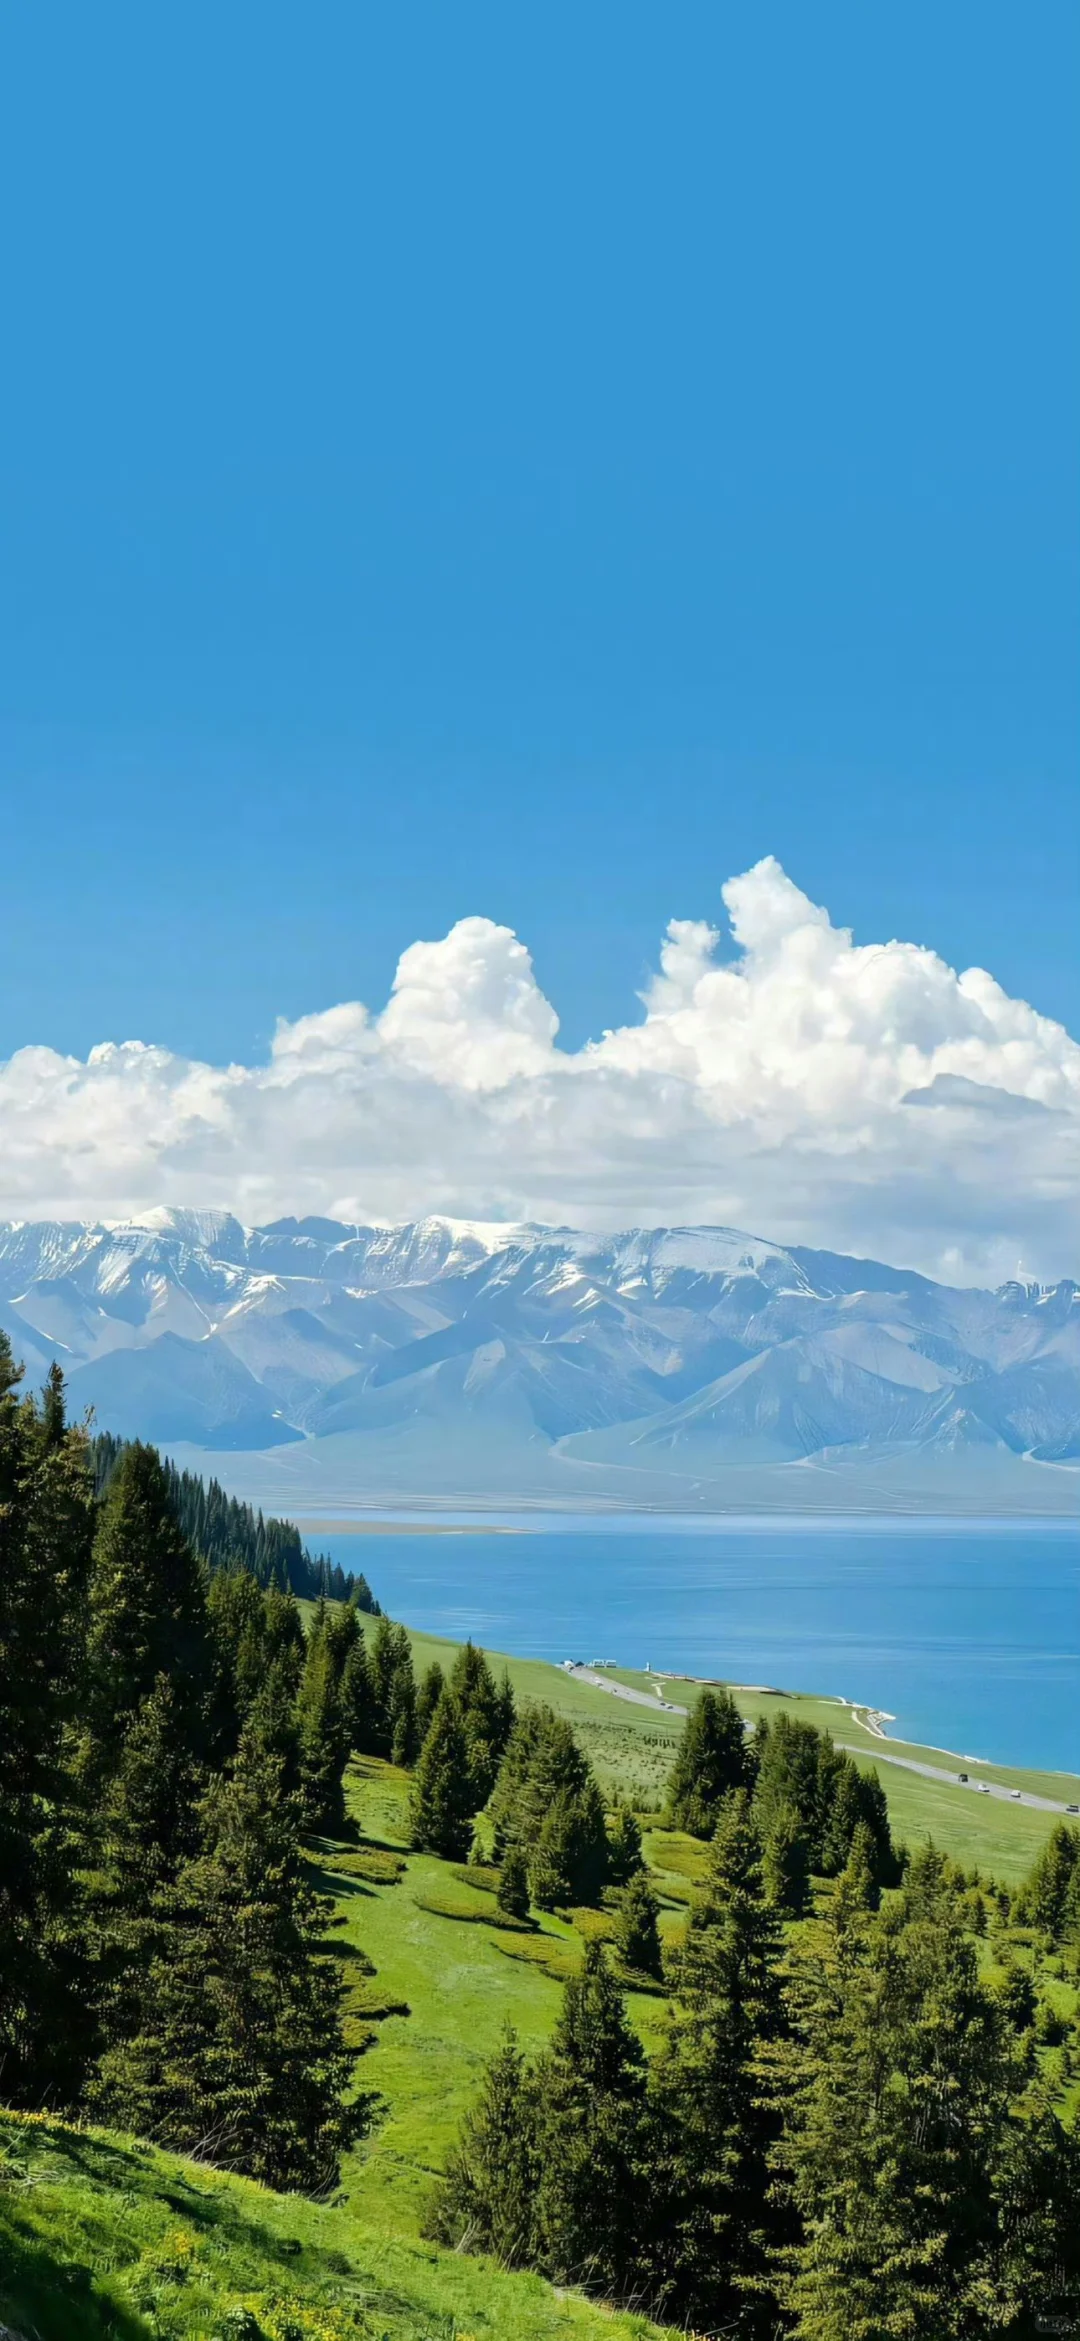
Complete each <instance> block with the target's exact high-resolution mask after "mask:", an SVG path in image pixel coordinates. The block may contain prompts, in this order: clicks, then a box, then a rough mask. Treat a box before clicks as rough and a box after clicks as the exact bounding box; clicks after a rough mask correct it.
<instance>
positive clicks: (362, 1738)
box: [341, 1633, 375, 1756]
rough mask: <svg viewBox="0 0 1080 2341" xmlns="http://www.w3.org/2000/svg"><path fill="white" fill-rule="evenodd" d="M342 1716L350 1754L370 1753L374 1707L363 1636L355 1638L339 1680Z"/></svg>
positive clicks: (373, 1733)
mask: <svg viewBox="0 0 1080 2341" xmlns="http://www.w3.org/2000/svg"><path fill="white" fill-rule="evenodd" d="M341 1715H342V1723H343V1725H344V1730H345V1737H346V1740H347V1741H348V1745H349V1747H350V1748H351V1749H352V1751H353V1753H354V1754H356V1755H358V1756H364V1755H371V1754H373V1752H374V1748H373V1742H374V1735H375V1704H374V1700H373V1698H372V1693H371V1669H370V1667H369V1665H368V1658H367V1651H366V1649H365V1647H364V1637H363V1634H362V1633H361V1634H360V1635H358V1637H357V1639H356V1641H355V1642H354V1644H353V1647H352V1649H351V1650H350V1652H349V1655H348V1657H347V1658H346V1660H345V1666H344V1671H343V1673H342V1677H341Z"/></svg>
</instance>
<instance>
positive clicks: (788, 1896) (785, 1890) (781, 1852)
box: [762, 1804, 810, 1918]
mask: <svg viewBox="0 0 1080 2341" xmlns="http://www.w3.org/2000/svg"><path fill="white" fill-rule="evenodd" d="M762 1871H763V1876H764V1882H765V1897H766V1900H767V1901H768V1902H771V1904H772V1906H773V1909H774V1910H779V1911H780V1912H781V1913H782V1915H783V1916H784V1917H785V1918H802V1916H803V1914H804V1912H805V1911H806V1909H807V1907H808V1905H809V1901H810V1858H809V1853H808V1850H807V1844H806V1838H805V1836H804V1835H803V1829H802V1823H801V1821H800V1819H799V1815H798V1813H797V1812H796V1810H795V1807H794V1805H787V1804H784V1805H779V1806H777V1807H775V1808H774V1810H773V1813H772V1818H771V1821H770V1826H769V1833H768V1836H767V1837H766V1839H765V1844H764V1859H763V1862H762Z"/></svg>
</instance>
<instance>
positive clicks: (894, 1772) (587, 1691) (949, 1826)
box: [410, 1629, 1080, 1885]
mask: <svg viewBox="0 0 1080 2341" xmlns="http://www.w3.org/2000/svg"><path fill="white" fill-rule="evenodd" d="M410 1640H411V1642H412V1646H413V1654H414V1662H415V1664H416V1666H417V1669H418V1671H419V1672H421V1673H422V1672H423V1671H424V1669H425V1668H426V1667H427V1666H430V1665H431V1663H432V1661H433V1660H434V1659H436V1658H437V1659H438V1660H439V1663H440V1665H441V1666H442V1667H443V1669H444V1671H445V1670H447V1669H448V1668H449V1666H450V1665H451V1664H452V1663H453V1656H454V1650H455V1648H456V1645H455V1644H454V1643H452V1642H445V1641H439V1640H437V1639H436V1638H435V1637H434V1636H433V1635H430V1634H416V1633H413V1632H412V1631H411V1629H410ZM490 1655H491V1660H492V1664H493V1665H494V1666H495V1667H496V1668H497V1669H501V1668H502V1666H503V1665H504V1664H505V1665H506V1667H507V1669H508V1671H509V1675H510V1680H511V1682H512V1683H513V1685H514V1690H515V1692H516V1694H517V1696H518V1698H519V1699H523V1698H531V1699H543V1700H546V1702H547V1704H548V1705H549V1706H551V1707H554V1708H555V1710H556V1712H557V1713H558V1714H560V1715H565V1716H566V1717H567V1718H568V1720H569V1721H570V1722H571V1723H572V1724H573V1726H574V1729H575V1731H576V1732H577V1733H578V1735H579V1737H580V1739H581V1742H582V1745H583V1747H585V1748H586V1749H587V1751H588V1753H589V1755H590V1757H591V1758H592V1761H593V1763H594V1765H595V1767H596V1771H597V1774H598V1776H599V1778H600V1780H601V1782H602V1784H603V1786H604V1788H605V1789H606V1790H607V1791H608V1792H614V1791H615V1790H619V1791H621V1793H622V1794H623V1795H625V1796H628V1797H629V1798H630V1799H631V1801H632V1802H633V1803H635V1804H636V1805H637V1806H638V1808H639V1810H651V1811H655V1810H658V1809H659V1807H660V1806H661V1804H662V1803H663V1797H664V1788H665V1784H666V1781H667V1776H668V1772H669V1770H670V1767H671V1762H672V1757H673V1754H674V1750H675V1747H676V1745H677V1743H678V1739H679V1734H680V1732H681V1731H682V1717H681V1716H679V1715H665V1714H664V1712H663V1709H662V1708H661V1707H660V1702H659V1700H657V1711H656V1712H655V1713H653V1712H652V1710H650V1709H649V1708H645V1707H637V1706H632V1705H631V1704H630V1703H629V1701H627V1700H622V1699H613V1698H612V1697H611V1695H610V1693H608V1692H606V1691H597V1690H594V1689H593V1688H592V1687H591V1686H590V1685H589V1684H588V1683H579V1682H576V1681H575V1680H574V1679H573V1677H572V1676H570V1675H566V1674H564V1673H563V1672H562V1669H561V1668H560V1667H557V1666H552V1665H550V1664H549V1663H548V1662H547V1661H545V1660H543V1659H536V1658H507V1659H505V1660H504V1658H503V1657H502V1655H501V1654H500V1653H497V1652H492V1653H491V1654H490ZM605 1671H606V1672H608V1673H609V1674H610V1677H611V1680H612V1681H614V1682H620V1683H624V1684H626V1685H627V1686H628V1687H629V1688H630V1689H632V1690H639V1691H646V1692H649V1695H650V1697H651V1696H652V1695H653V1694H652V1692H651V1691H650V1683H651V1681H652V1680H653V1678H652V1677H650V1676H649V1675H647V1674H644V1673H635V1672H633V1671H632V1670H630V1669H628V1668H621V1667H620V1668H617V1669H616V1668H612V1669H607V1670H605ZM732 1689H733V1692H734V1696H735V1698H736V1701H737V1703H738V1706H739V1708H740V1710H741V1712H742V1714H744V1715H745V1716H746V1717H747V1718H748V1719H749V1720H750V1721H751V1722H756V1721H757V1718H758V1717H759V1716H760V1715H765V1716H769V1715H775V1714H776V1713H777V1711H778V1710H779V1709H780V1708H786V1709H787V1711H788V1713H789V1714H792V1715H797V1716H799V1717H800V1718H801V1719H802V1720H803V1721H804V1722H806V1723H812V1724H814V1725H815V1726H816V1728H817V1729H818V1730H820V1731H827V1732H829V1733H830V1734H831V1736H832V1737H833V1738H834V1739H836V1740H838V1741H840V1742H842V1743H843V1744H844V1745H845V1746H848V1747H851V1748H853V1749H855V1751H856V1752H857V1754H858V1756H859V1758H860V1761H862V1762H864V1763H866V1764H868V1765H873V1764H874V1762H875V1759H877V1771H878V1778H879V1780H880V1781H881V1784H882V1787H883V1788H884V1790H885V1794H886V1796H887V1798H888V1802H889V1813H890V1817H891V1820H892V1824H893V1829H894V1833H895V1835H896V1837H897V1838H898V1839H901V1840H903V1841H904V1842H905V1843H907V1844H908V1845H916V1844H919V1843H920V1842H923V1841H925V1839H926V1838H927V1837H933V1838H934V1840H935V1842H936V1843H937V1844H939V1845H940V1846H941V1847H942V1848H943V1850H944V1851H945V1852H946V1853H949V1854H951V1855H952V1856H953V1859H954V1860H956V1861H962V1862H963V1863H964V1865H965V1867H966V1868H973V1867H976V1866H977V1867H978V1868H979V1869H981V1870H982V1871H984V1872H986V1873H989V1874H992V1875H993V1876H994V1877H997V1878H1000V1879H1001V1881H1002V1883H1003V1884H1005V1885H1015V1884H1018V1883H1019V1881H1020V1879H1021V1878H1023V1877H1024V1876H1025V1875H1026V1873H1027V1871H1028V1870H1029V1869H1030V1867H1031V1864H1032V1862H1033V1861H1034V1859H1035V1857H1036V1855H1037V1853H1038V1852H1039V1849H1040V1847H1041V1846H1042V1845H1043V1843H1044V1842H1045V1839H1046V1838H1047V1837H1048V1835H1049V1833H1050V1830H1051V1829H1052V1828H1053V1827H1054V1824H1055V1821H1056V1820H1057V1819H1058V1818H1059V1817H1060V1816H1059V1815H1057V1814H1055V1813H1040V1812H1036V1811H1033V1810H1032V1809H1031V1808H1030V1807H1029V1806H1024V1805H1009V1804H1003V1803H1002V1802H1001V1800H1000V1799H999V1798H997V1797H980V1796H977V1795H976V1793H975V1791H974V1790H973V1789H972V1788H970V1787H967V1788H965V1787H962V1786H961V1785H960V1784H959V1782H951V1781H937V1780H924V1779H922V1778H921V1777H920V1775H919V1774H918V1773H915V1772H904V1771H901V1770H900V1768H899V1766H897V1765H895V1764H889V1763H885V1762H882V1761H881V1760H880V1759H881V1758H882V1756H884V1755H886V1754H888V1755H893V1756H910V1757H912V1758H914V1760H915V1761H916V1762H917V1763H925V1764H933V1765H936V1766H938V1767H940V1768H942V1769H944V1770H948V1769H950V1766H952V1767H954V1768H955V1769H956V1770H961V1769H962V1770H964V1771H966V1772H969V1773H970V1775H971V1779H972V1780H973V1781H974V1780H992V1781H997V1782H999V1783H1001V1784H1002V1785H1003V1786H1005V1787H1007V1788H1020V1789H1026V1790H1028V1791H1029V1792H1030V1793H1032V1794H1034V1795H1036V1796H1047V1797H1051V1798H1054V1799H1057V1800H1060V1802H1061V1803H1063V1804H1064V1803H1068V1802H1069V1801H1070V1800H1071V1799H1073V1798H1075V1799H1076V1800H1077V1801H1078V1802H1080V1777H1077V1776H1076V1775H1074V1774H1071V1773H1066V1772H1036V1771H1033V1770H1022V1769H1017V1768H1012V1767H1010V1766H1009V1765H1006V1764H984V1763H980V1762H979V1761H977V1760H975V1759H968V1760H965V1761H964V1762H963V1764H961V1762H960V1759H959V1758H958V1757H957V1758H951V1757H950V1756H949V1755H948V1753H947V1752H945V1751H943V1750H942V1749H940V1748H931V1747H921V1746H918V1745H916V1744H915V1743H913V1742H910V1741H906V1740H892V1739H890V1740H889V1741H888V1742H887V1743H885V1744H883V1743H880V1742H879V1741H877V1740H876V1739H875V1737H874V1735H873V1734H872V1733H871V1732H870V1731H868V1730H867V1728H866V1726H865V1724H863V1723H862V1722H861V1721H860V1720H859V1711H858V1710H854V1711H853V1710H852V1709H851V1708H850V1707H845V1706H844V1705H843V1704H842V1703H841V1702H840V1701H839V1700H837V1699H831V1698H825V1697H822V1696H820V1695H817V1694H815V1693H813V1692H809V1691H787V1690H781V1691H778V1692H775V1693H769V1692H765V1691H761V1690H747V1689H743V1688H741V1687H740V1686H739V1685H738V1684H733V1685H732ZM664 1693H665V1697H668V1698H670V1699H672V1700H674V1701H676V1702H677V1703H678V1705H680V1706H686V1707H689V1706H692V1705H693V1703H694V1701H695V1699H696V1698H698V1697H699V1696H700V1687H699V1686H697V1685H695V1684H693V1683H680V1682H675V1681H665V1685H664ZM863 1712H865V1711H863Z"/></svg>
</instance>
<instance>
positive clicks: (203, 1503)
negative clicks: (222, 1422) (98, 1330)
mask: <svg viewBox="0 0 1080 2341" xmlns="http://www.w3.org/2000/svg"><path fill="white" fill-rule="evenodd" d="M125 1444H126V1441H124V1440H123V1439H118V1438H117V1437H116V1436H115V1434H114V1433H113V1432H112V1431H102V1432H99V1434H98V1436H97V1437H96V1438H95V1439H94V1442H93V1457H94V1483H95V1487H96V1490H97V1493H98V1494H99V1495H103V1494H104V1492H105V1490H106V1488H107V1487H108V1484H109V1481H110V1479H111V1478H112V1475H113V1472H114V1471H115V1469H116V1466H117V1463H118V1462H119V1460H120V1457H121V1455H122V1453H123V1451H124V1447H125ZM164 1469H165V1475H166V1478H167V1480H168V1485H169V1498H170V1501H171V1503H172V1507H173V1511H174V1512H175V1514H176V1518H177V1521H178V1523H179V1526H180V1529H181V1532H182V1534H183V1535H184V1536H186V1537H187V1540H188V1543H189V1544H193V1545H194V1547H195V1550H196V1552H198V1553H201V1554H202V1556H203V1559H204V1560H205V1561H206V1564H207V1567H208V1568H209V1569H211V1570H217V1569H243V1570H246V1571H247V1573H248V1575H249V1576H251V1577H254V1579H255V1582H256V1584H257V1585H262V1586H266V1587H267V1588H269V1587H270V1586H272V1585H273V1586H276V1587H277V1589H278V1591H279V1593H295V1594H296V1596H297V1598H298V1599H299V1600H301V1601H317V1600H319V1599H320V1597H321V1598H322V1599H323V1600H325V1601H352V1602H354V1603H355V1605H356V1607H357V1609H361V1610H366V1611H368V1612H369V1613H370V1614H371V1615H372V1616H375V1617H377V1616H378V1614H379V1604H378V1602H377V1601H376V1600H375V1597H374V1595H373V1593H372V1591H371V1587H370V1585H369V1584H368V1581H367V1578H366V1577H365V1576H364V1573H363V1571H362V1570H360V1571H357V1572H354V1571H352V1570H351V1569H343V1568H342V1567H341V1564H340V1562H338V1561H331V1560H330V1558H329V1556H328V1555H327V1554H326V1553H319V1554H316V1555H312V1554H311V1553H310V1552H309V1551H308V1548H307V1546H306V1544H305V1543H304V1542H303V1539H302V1537H301V1535H300V1531H299V1529H298V1528H297V1527H296V1526H295V1525H294V1523H293V1522H292V1521H291V1520H275V1519H274V1518H272V1517H270V1518H265V1517H264V1515H263V1514H262V1512H256V1511H254V1510H253V1509H252V1506H251V1505H250V1504H243V1503H241V1502H239V1500H238V1499H237V1497H235V1496H227V1495H226V1493H225V1490H224V1488H223V1487H221V1486H220V1484H219V1482H218V1481H217V1480H216V1479H211V1480H203V1479H199V1478H197V1477H196V1474H195V1473H194V1472H192V1471H178V1470H177V1468H176V1465H175V1464H174V1463H166V1464H165V1465H164Z"/></svg>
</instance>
